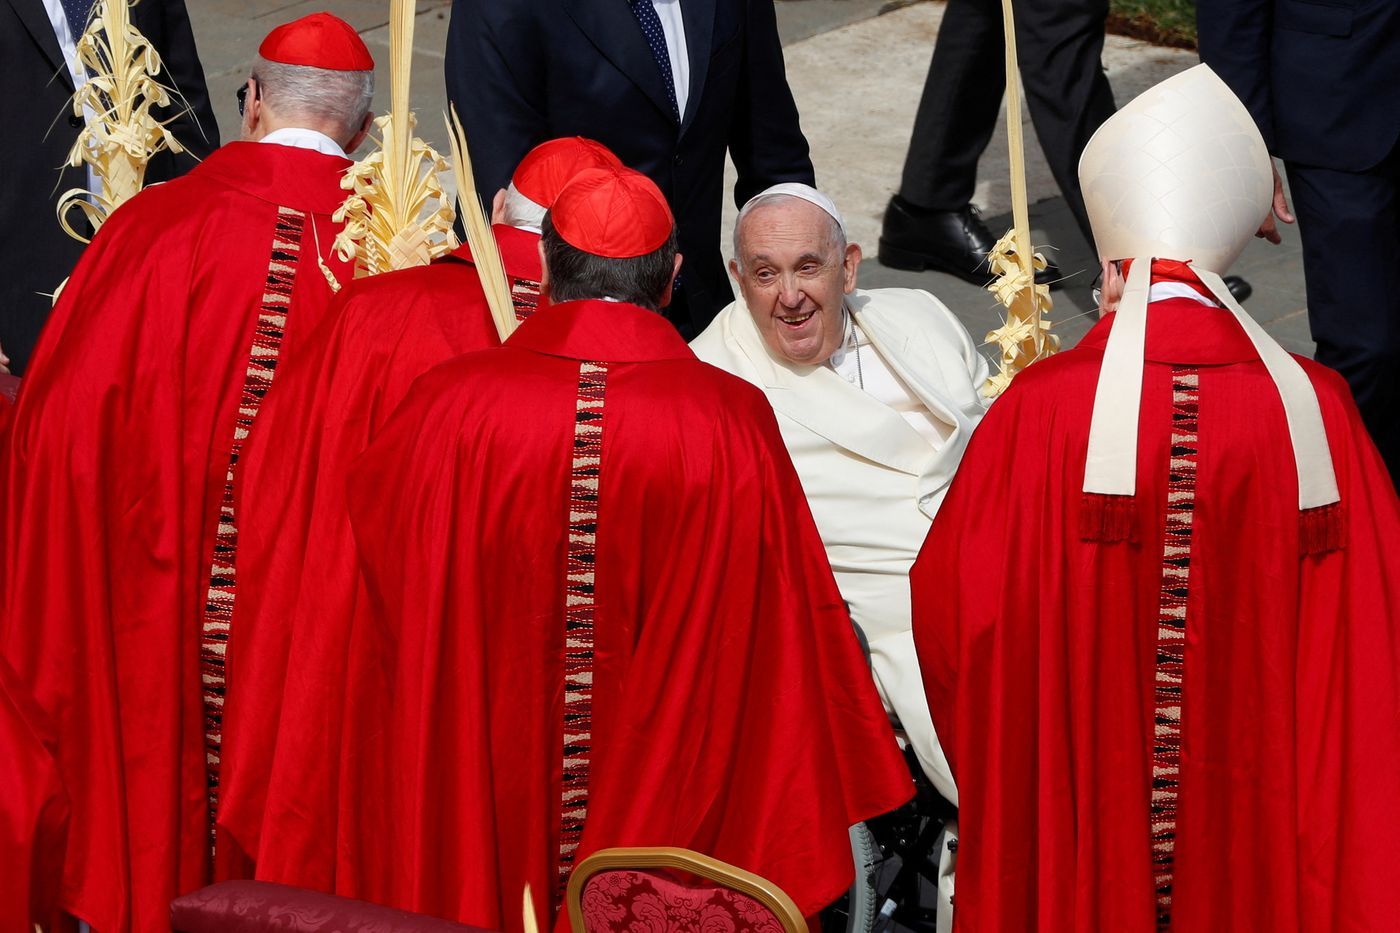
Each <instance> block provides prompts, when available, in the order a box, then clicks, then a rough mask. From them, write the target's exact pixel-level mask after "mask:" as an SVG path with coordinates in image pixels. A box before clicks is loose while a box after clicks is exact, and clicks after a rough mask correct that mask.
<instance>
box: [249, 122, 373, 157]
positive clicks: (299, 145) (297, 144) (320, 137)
mask: <svg viewBox="0 0 1400 933" xmlns="http://www.w3.org/2000/svg"><path fill="white" fill-rule="evenodd" d="M258 142H260V143H272V144H274V145H277V146H291V147H292V148H293V149H314V150H315V151H316V152H323V153H325V154H326V155H333V156H340V157H341V158H342V159H348V158H350V157H349V156H348V155H346V154H345V150H344V149H342V148H341V147H340V143H338V142H336V141H335V140H334V139H331V138H330V137H329V136H327V135H326V134H325V133H321V132H318V131H316V130H308V129H306V128H305V127H301V126H284V127H282V128H281V129H280V130H273V131H272V132H271V133H268V134H267V135H266V136H264V137H263V138H262V139H260V140H258Z"/></svg>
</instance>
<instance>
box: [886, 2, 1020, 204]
mask: <svg viewBox="0 0 1400 933" xmlns="http://www.w3.org/2000/svg"><path fill="white" fill-rule="evenodd" d="M1005 86H1006V62H1005V58H1004V46H1003V43H1002V26H1001V6H1000V2H999V0H990V2H989V0H948V7H947V9H946V10H945V11H944V13H943V23H942V25H941V26H939V28H938V41H937V43H936V44H935V45H934V49H933V61H932V62H931V63H930V64H929V69H928V78H927V80H926V81H925V82H924V94H923V97H921V98H920V99H919V110H918V113H917V115H916V116H915V117H914V131H913V134H912V137H911V139H910V141H909V153H908V155H907V156H906V157H905V160H904V179H903V182H902V183H901V185H900V188H899V194H900V197H902V198H903V199H904V200H906V201H908V202H909V203H910V204H913V205H914V206H916V207H921V208H925V209H927V210H935V211H956V210H961V209H962V208H964V207H966V206H967V205H968V204H969V203H970V202H971V201H972V192H973V189H974V188H975V187H976V186H977V160H978V159H980V158H981V157H982V151H983V150H984V149H986V148H987V143H988V141H989V140H990V139H991V138H992V132H993V131H994V130H995V129H996V125H997V114H998V113H999V112H1000V107H1001V96H1002V91H1003V90H1004V89H1005Z"/></svg>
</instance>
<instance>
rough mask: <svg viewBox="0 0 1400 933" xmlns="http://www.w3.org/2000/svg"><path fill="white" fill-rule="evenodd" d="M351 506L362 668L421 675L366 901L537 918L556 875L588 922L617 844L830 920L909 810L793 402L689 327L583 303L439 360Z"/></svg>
mask: <svg viewBox="0 0 1400 933" xmlns="http://www.w3.org/2000/svg"><path fill="white" fill-rule="evenodd" d="M348 494H349V501H350V512H351V516H352V519H353V521H354V528H355V536H356V539H357V541H358V542H359V546H360V550H361V554H362V563H363V566H364V570H365V575H366V580H367V584H368V587H369V593H370V597H371V600H372V602H373V604H374V609H375V612H374V618H373V620H372V621H373V625H372V626H369V627H367V628H365V629H362V630H357V632H356V638H357V644H356V646H355V648H354V651H353V653H352V661H354V660H358V661H359V663H360V666H361V667H362V668H367V669H370V670H374V671H378V670H382V669H384V668H386V667H387V668H389V669H390V670H391V676H396V678H397V679H396V682H395V683H394V684H392V689H390V688H388V687H386V688H385V689H383V690H382V691H381V692H379V693H378V695H376V696H374V697H373V698H372V702H370V703H367V704H365V706H366V708H365V709H364V710H363V711H362V715H361V716H360V717H359V718H358V720H357V723H358V728H357V729H356V730H355V731H354V734H353V736H352V740H353V748H352V753H348V754H347V756H346V760H347V762H355V763H357V764H358V769H357V770H358V773H357V775H356V776H355V778H354V779H353V780H352V781H351V782H350V783H351V784H353V785H354V786H355V788H356V792H357V793H358V794H359V795H360V799H362V800H373V801H375V802H376V805H375V806H373V807H363V806H362V807H360V808H359V817H360V819H361V822H360V824H359V825H358V826H357V827H356V831H357V832H356V836H355V839H354V842H353V844H352V846H351V851H352V854H353V855H354V856H355V858H357V859H358V860H359V862H360V866H359V867H360V872H359V874H358V876H357V877H356V878H355V879H354V885H353V886H352V888H353V889H352V890H350V891H348V892H347V893H355V894H363V895H367V896H369V897H370V898H371V899H375V900H380V901H384V902H388V903H391V904H394V905H396V906H404V907H408V908H411V909H415V910H421V911H424V912H427V913H431V914H436V915H439V916H443V917H447V918H450V919H457V920H460V921H463V922H466V923H469V924H474V925H477V926H482V927H486V928H490V929H496V930H508V931H516V930H519V929H520V928H521V913H520V897H521V891H522V889H523V887H524V885H525V884H526V883H527V882H528V883H529V884H530V886H531V890H532V891H533V892H534V895H535V900H536V905H537V908H538V909H539V910H540V912H541V916H544V917H549V918H551V919H552V920H555V921H556V925H557V927H558V928H560V929H563V928H565V927H566V926H567V917H564V916H562V915H558V914H556V913H555V911H556V910H557V908H558V905H559V896H560V893H561V892H562V886H563V884H564V882H565V880H566V878H567V875H568V872H569V870H570V868H571V867H572V866H573V865H575V864H576V863H577V862H578V861H579V860H580V859H582V858H583V857H584V856H586V855H587V854H588V853H589V852H591V851H593V850H595V849H598V848H602V847H606V846H618V845H675V846H686V847H689V848H692V849H697V850H699V851H702V852H706V853H708V854H710V855H713V856H716V857H718V858H720V859H724V860H726V861H729V862H732V863H734V864H737V865H739V866H741V867H743V868H746V869H748V870H750V871H753V872H756V873H758V874H760V875H762V876H764V877H766V878H768V879H770V880H771V881H774V882H776V883H777V884H778V885H780V886H781V887H782V888H783V889H784V890H786V891H787V892H788V894H790V895H791V896H792V897H793V899H794V900H795V901H796V903H797V906H798V907H800V908H801V909H802V910H803V912H804V913H807V914H811V913H814V912H815V911H816V910H817V909H819V908H820V907H822V906H823V905H824V904H826V903H828V902H829V901H831V900H833V899H834V898H836V897H837V896H838V895H839V894H840V892H841V891H842V889H843V888H845V887H846V885H848V884H849V882H850V880H851V874H852V870H851V861H850V846H849V842H848V837H847V827H848V826H849V825H850V824H852V823H854V822H857V821H859V820H862V819H865V818H867V817H870V816H873V815H875V814H878V813H882V812H884V811H887V810H890V809H892V808H894V807H896V806H898V805H899V804H900V803H902V802H903V801H904V800H906V799H907V798H908V797H909V796H910V793H911V789H912V788H911V783H910V780H909V773H908V770H907V768H906V766H905V764H904V762H903V759H902V758H901V756H900V754H899V751H898V749H897V747H896V745H895V742H894V740H893V738H892V735H891V732H890V729H889V725H888V722H887V720H886V717H885V714H884V711H883V710H882V708H881V706H880V701H879V698H878V697H877V696H876V694H875V690H874V685H873V683H872V681H871V679H870V672H869V670H868V668H867V667H866V664H865V659H864V657H863V655H862V654H861V652H860V648H859V647H858V645H857V643H856V641H855V637H854V634H853V631H852V628H851V624H850V621H849V619H848V617H847V615H846V612H845V609H844V606H843V605H842V602H841V596H840V594H839V592H838V591H837V589H836V584H835V581H834V580H833V579H832V576H831V571H830V568H829V565H828V563H827V561H826V556H825V552H824V551H823V549H822V544H821V540H820V538H819V537H818V535H817V530H816V527H815V526H814V525H813V523H812V518H811V514H810V512H809V511H808V508H807V504H806V500H805V499H804V498H803V495H802V487H801V486H800V485H799V483H798V480H797V475H796V473H795V472H794V471H793V468H792V465H791V463H790V461H789V460H788V458H787V454H786V451H785V450H784V448H783V443H782V438H781V437H780V436H779V434H778V429H777V424H776V422H775V421H774V419H773V413H772V410H771V408H770V407H769V406H768V403H767V401H766V400H765V399H764V397H763V395H762V394H761V393H759V392H758V391H757V390H756V389H754V388H753V387H751V386H749V385H748V384H746V383H744V382H742V381H740V380H739V379H736V378H735V377H733V376H730V375H728V374H726V373H722V372H720V371H719V370H718V369H714V368H712V367H710V366H707V365H705V364H703V363H700V362H699V361H698V360H696V359H695V357H694V355H693V354H692V353H691V351H690V349H689V348H688V347H687V346H686V345H685V344H684V342H682V340H681V338H680V337H678V336H677V335H676V333H675V331H674V329H672V328H671V327H670V325H669V324H667V323H666V321H665V319H663V318H662V317H661V316H660V315H657V314H654V313H651V312H648V311H644V310H642V309H640V308H637V307H635V306H632V305H624V304H614V303H608V302H601V301H585V302H571V303H565V304H561V305H557V306H555V307H551V308H548V309H545V310H542V311H540V312H539V313H538V314H536V315H535V316H534V317H532V318H531V319H530V320H528V321H526V322H525V323H524V324H523V325H521V327H520V329H519V330H518V331H516V333H515V334H514V335H513V336H512V337H511V338H510V340H509V341H507V343H506V345H505V347H504V348H502V349H499V350H491V351H488V352H484V353H476V354H471V355H468V356H464V357H461V358H459V359H457V360H454V361H452V362H450V363H446V364H444V365H442V366H440V367H438V368H437V369H435V370H433V371H432V372H430V373H428V374H427V375H425V376H424V377H423V378H422V379H420V380H419V381H418V383H417V384H416V385H415V386H414V389H413V391H412V392H411V393H410V394H409V396H408V398H407V399H406V400H405V401H404V403H403V405H402V406H400V408H399V410H398V411H397V412H396V413H395V415H394V417H393V419H391V421H390V422H389V423H388V424H387V425H386V426H385V428H384V430H383V431H382V432H381V434H380V436H379V438H378V439H377V440H376V441H375V442H374V443H373V444H372V445H371V446H370V448H369V449H368V450H367V451H366V453H365V454H364V456H363V457H361V458H360V460H359V461H358V462H357V463H356V465H355V467H354V468H353V469H352V471H351V477H350V486H349V493H348ZM357 676H363V675H362V674H361V675H357Z"/></svg>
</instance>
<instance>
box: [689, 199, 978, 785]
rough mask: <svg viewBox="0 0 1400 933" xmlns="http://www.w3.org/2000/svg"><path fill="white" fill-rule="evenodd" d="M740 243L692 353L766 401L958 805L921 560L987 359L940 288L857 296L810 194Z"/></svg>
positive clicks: (924, 751)
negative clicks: (916, 578) (939, 728)
mask: <svg viewBox="0 0 1400 933" xmlns="http://www.w3.org/2000/svg"><path fill="white" fill-rule="evenodd" d="M735 252H736V256H735V260H734V262H733V263H731V267H730V268H731V272H732V273H733V274H734V277H735V279H736V280H737V281H738V282H739V286H740V289H741V291H742V292H743V297H742V298H740V299H739V300H737V301H735V302H734V303H733V304H731V305H729V306H728V307H727V308H725V309H724V310H723V311H721V312H720V313H719V316H718V317H716V318H715V320H714V321H713V323H711V325H710V326H709V327H708V328H707V329H706V330H705V332H704V333H702V334H701V335H700V336H699V337H697V338H696V339H695V340H694V342H692V344H691V349H693V350H694V351H695V353H696V355H697V356H699V357H700V359H702V360H704V361H706V362H708V363H711V364H713V365H715V366H718V367H720V368H721V369H724V370H727V371H729V372H731V373H733V374H735V375H737V376H739V377H741V378H743V379H746V380H748V381H749V382H751V383H753V384H754V385H756V386H758V387H759V388H761V389H762V390H763V391H764V393H765V394H766V395H767V396H768V400H769V402H770V403H771V404H772V405H773V409H774V412H775V413H776V414H777V418H778V425H779V427H780V429H781V430H782V434H783V440H784V441H785V443H786V444H787V448H788V452H789V453H790V454H791V456H792V461H793V464H794V465H795V466H796V468H797V473H798V475H799V477H800V478H801V480H802V486H803V489H804V491H805V492H806V494H807V499H808V502H809V503H810V505H811V509H812V514H813V516H814V518H815V519H816V523H817V527H818V529H819V530H820V532H821V536H822V541H823V543H824V544H825V545H826V552H827V556H828V557H829V558H830V560H831V566H832V570H833V571H834V572H835V575H836V581H837V584H838V585H839V586H840V588H841V593H842V596H843V597H844V598H845V599H846V601H847V603H849V605H850V608H851V616H852V618H853V619H854V621H855V622H856V624H858V625H859V626H860V628H861V630H862V631H863V632H864V633H865V636H866V638H867V639H868V640H869V643H870V654H871V664H872V667H873V669H874V670H873V673H874V676H875V681H876V683H877V685H878V686H879V689H880V694H881V696H882V697H883V699H884V700H885V703H886V705H887V706H888V707H889V709H890V710H891V711H892V712H893V713H894V714H895V715H896V716H897V717H898V718H899V721H900V723H901V725H902V727H903V732H904V734H905V735H906V736H907V737H908V741H909V743H910V744H911V745H912V746H913V749H914V752H915V754H916V755H917V756H918V759H919V763H920V764H921V765H922V766H923V769H924V771H925V773H927V774H928V776H929V778H930V780H931V781H932V782H933V784H934V786H935V788H937V790H938V791H939V792H940V793H941V794H942V795H943V796H944V797H946V798H947V799H948V800H949V801H951V802H952V803H954V804H956V803H957V799H958V798H957V789H956V787H955V786H954V784H953V778H952V775H951V773H950V772H949V769H948V763H947V760H946V759H945V758H944V756H943V752H942V750H941V749H940V748H939V746H938V738H937V736H936V735H935V734H934V729H933V722H932V720H931V719H930V717H929V712H928V705H927V703H926V702H925V700H924V690H923V682H922V680H921V678H920V675H919V662H918V658H917V657H916V656H915V653H914V639H913V634H912V631H911V623H910V597H909V568H910V566H911V565H912V564H913V562H914V558H915V556H916V555H917V554H918V552H919V548H920V546H921V545H922V544H923V542H924V538H925V536H926V535H927V534H928V529H929V525H930V523H931V522H932V520H933V517H934V515H935V514H936V513H937V511H938V506H939V504H940V503H941V502H942V501H943V496H944V494H945V493H946V492H947V489H948V485H949V483H950V482H951V481H952V479H953V472H954V471H955V470H956V469H957V466H958V461H959V460H960V459H961V457H962V454H963V450H964V449H965V448H966V447H967V442H968V438H969V437H970V436H971V434H972V430H973V428H974V427H975V426H976V424H977V422H978V420H979V419H980V418H981V416H982V412H983V410H984V407H985V402H984V400H983V399H982V397H981V394H980V392H979V389H980V387H981V386H982V384H983V383H984V382H985V381H986V379H987V363H986V361H985V360H984V359H983V358H982V356H981V355H980V354H979V353H978V352H977V349H976V346H975V345H974V343H973V342H972V338H971V337H970V336H969V335H968V333H967V330H966V329H965V328H964V327H963V326H962V324H961V323H960V322H959V321H958V320H957V318H956V317H954V316H953V314H952V312H950V311H949V310H948V309H947V308H946V307H944V305H943V304H942V303H941V302H940V301H938V299H936V298H934V297H933V296H932V295H930V294H929V293H928V292H925V291H920V290H915V289H904V288H886V289H875V290H871V291H860V290H857V289H856V288H855V279H856V275H855V270H856V266H857V265H858V264H859V261H860V247H859V246H856V245H855V244H847V243H845V233H844V227H843V225H842V222H841V219H840V215H839V214H838V213H837V211H836V207H835V205H834V204H832V203H831V201H830V200H829V199H828V198H826V197H825V196H824V195H821V194H819V193H818V192H816V191H815V190H814V189H812V188H809V187H807V186H805V185H778V186H775V187H774V188H771V189H769V190H768V191H765V192H764V193H762V194H760V195H758V196H757V197H755V198H754V199H753V200H751V201H750V202H749V203H748V204H747V205H745V207H744V211H743V212H741V214H740V218H739V221H738V224H737V226H736V231H735Z"/></svg>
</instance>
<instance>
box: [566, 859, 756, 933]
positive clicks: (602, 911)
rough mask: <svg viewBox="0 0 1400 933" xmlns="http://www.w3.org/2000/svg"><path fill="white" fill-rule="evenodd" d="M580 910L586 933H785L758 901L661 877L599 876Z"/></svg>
mask: <svg viewBox="0 0 1400 933" xmlns="http://www.w3.org/2000/svg"><path fill="white" fill-rule="evenodd" d="M580 906H581V908H582V910H583V925H584V929H585V930H586V931H587V933H615V931H627V933H691V931H694V933H783V925H782V923H781V922H780V921H779V920H778V918H777V917H776V916H775V915H774V914H773V912H772V911H770V910H769V909H768V908H767V907H765V906H764V905H763V902H762V901H759V900H758V899H756V898H753V897H750V896H749V895H747V894H742V893H740V892H738V891H734V890H731V889H729V888H720V887H715V886H714V885H712V884H710V883H709V882H695V881H689V880H681V879H680V878H679V877H678V876H676V875H673V874H669V873H664V872H661V871H636V870H632V869H618V870H613V871H600V872H598V873H597V874H595V875H593V876H592V877H591V878H589V879H588V880H587V881H586V882H585V883H584V887H583V894H582V896H581V897H580Z"/></svg>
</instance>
